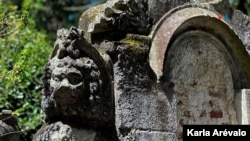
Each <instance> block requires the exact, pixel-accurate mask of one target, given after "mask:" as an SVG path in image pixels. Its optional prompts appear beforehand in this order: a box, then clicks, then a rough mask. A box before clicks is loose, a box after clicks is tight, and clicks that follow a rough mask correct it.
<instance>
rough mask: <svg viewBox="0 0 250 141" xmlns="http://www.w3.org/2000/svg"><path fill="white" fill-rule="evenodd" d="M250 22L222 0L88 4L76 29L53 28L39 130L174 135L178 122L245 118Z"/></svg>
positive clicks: (173, 140)
mask: <svg viewBox="0 0 250 141" xmlns="http://www.w3.org/2000/svg"><path fill="white" fill-rule="evenodd" d="M187 2H189V3H187ZM184 3H185V4H184ZM145 9H147V10H145ZM145 11H146V12H145ZM237 21H242V23H240V24H239V23H238V22H237ZM249 22H250V21H249V18H248V17H246V16H245V15H243V14H242V13H240V12H237V11H233V10H232V9H230V6H229V3H228V1H227V0H189V1H187V0H177V1H175V0H165V1H163V0H157V1H152V0H148V1H144V0H135V1H133V0H124V1H120V0H109V1H107V2H106V3H105V4H102V5H99V6H97V7H93V8H90V9H89V10H87V11H85V12H84V13H83V14H82V16H81V18H80V20H79V28H80V29H76V28H72V29H70V30H61V31H59V34H58V35H59V36H58V40H57V41H56V44H55V49H54V51H53V52H52V55H51V57H50V60H49V63H48V65H47V66H46V67H45V74H44V79H43V80H44V91H43V103H42V106H43V109H44V111H45V114H46V117H47V119H46V121H48V125H47V126H45V129H46V130H42V129H41V130H40V131H41V132H38V134H37V137H39V138H40V139H41V138H44V137H47V136H48V135H50V134H55V135H57V134H58V133H60V131H61V129H59V130H56V132H51V129H50V127H51V128H52V127H53V129H54V127H55V125H56V126H58V125H59V126H60V127H62V135H60V136H61V137H65V136H67V138H68V139H69V140H73V137H74V139H75V140H78V139H76V138H78V137H76V136H78V135H79V138H82V136H80V134H82V135H84V136H86V137H87V138H88V139H89V140H100V141H103V140H106V139H108V140H120V141H151V140H154V141H161V140H162V141H163V140H164V141H165V140H168V141H177V140H180V141H181V140H182V125H183V124H220V125H222V124H239V123H243V122H242V121H243V117H244V116H245V115H244V114H242V110H244V108H243V107H247V106H246V102H243V101H242V100H240V99H241V98H242V97H241V98H239V97H240V96H243V95H239V93H240V92H241V90H242V89H249V88H250V72H249V70H250V64H249V62H250V56H249V54H248V53H247V51H248V44H249V41H248V37H249V36H248V34H249V29H248V25H249V24H248V23H249ZM81 30H83V31H84V32H85V33H86V34H83V32H81ZM92 72H93V73H92ZM72 74H73V77H72V76H71V75H72ZM57 76H59V77H57ZM60 77H62V78H60ZM71 78H72V80H71ZM79 78H81V79H80V80H79ZM64 79H67V81H66V82H67V83H66V82H63V81H64ZM72 82H73V84H72ZM59 84H60V85H61V84H67V87H65V86H64V88H63V89H62V86H60V85H59ZM244 104H245V106H244ZM75 107H77V108H75ZM246 109H247V108H246ZM105 113H106V114H105ZM69 119H70V120H69ZM58 121H62V122H61V123H60V122H58ZM58 123H59V124H58ZM79 123H80V124H79ZM76 125H78V126H76ZM76 127H79V128H76ZM66 129H67V130H66ZM66 131H68V132H66ZM107 134H108V135H110V136H105V135H107ZM52 137H53V136H49V138H52ZM58 137H59V136H58ZM93 138H95V139H93Z"/></svg>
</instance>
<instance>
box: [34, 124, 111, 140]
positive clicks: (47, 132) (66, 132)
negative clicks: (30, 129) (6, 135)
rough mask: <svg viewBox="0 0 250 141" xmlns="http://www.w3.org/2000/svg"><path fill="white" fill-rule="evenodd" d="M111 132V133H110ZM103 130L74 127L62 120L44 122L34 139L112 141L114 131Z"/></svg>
mask: <svg viewBox="0 0 250 141" xmlns="http://www.w3.org/2000/svg"><path fill="white" fill-rule="evenodd" d="M108 133H109V134H108ZM108 133H107V132H104V133H103V131H101V130H98V129H97V130H96V129H95V130H94V129H88V128H86V129H84V128H80V129H79V128H74V127H72V125H68V124H64V123H62V122H60V121H58V122H55V123H50V124H44V125H43V127H41V129H40V130H39V131H38V132H37V133H36V135H35V137H34V139H33V141H111V140H114V139H112V137H111V136H112V135H111V134H110V133H112V132H108Z"/></svg>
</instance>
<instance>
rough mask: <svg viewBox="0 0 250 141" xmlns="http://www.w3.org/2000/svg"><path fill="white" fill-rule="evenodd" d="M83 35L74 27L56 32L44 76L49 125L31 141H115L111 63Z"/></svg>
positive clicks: (43, 107)
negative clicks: (55, 38)
mask: <svg viewBox="0 0 250 141" xmlns="http://www.w3.org/2000/svg"><path fill="white" fill-rule="evenodd" d="M83 35H84V33H83V31H82V30H79V29H77V28H74V27H72V28H70V30H67V29H61V30H59V31H58V39H57V41H56V42H55V46H54V50H53V52H52V54H51V56H50V59H49V61H48V63H47V64H46V66H45V69H44V75H43V99H42V109H43V110H44V112H45V121H46V123H47V124H48V125H45V126H44V127H42V128H41V129H40V131H39V132H38V133H37V135H36V137H35V138H34V140H38V141H43V140H64V139H65V140H72V141H74V140H82V139H84V140H93V141H105V140H110V141H115V140H116V133H114V132H115V128H114V104H113V83H112V74H111V72H112V71H111V70H110V66H109V65H110V64H109V62H108V58H107V57H105V55H103V57H102V56H101V55H100V53H99V52H98V51H97V49H96V48H94V47H93V46H92V45H91V44H89V43H88V42H87V41H86V40H85V39H84V38H83ZM74 128H76V129H75V130H73V129H74ZM107 133H111V134H107ZM84 136H85V137H84Z"/></svg>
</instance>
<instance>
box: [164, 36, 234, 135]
mask: <svg viewBox="0 0 250 141" xmlns="http://www.w3.org/2000/svg"><path fill="white" fill-rule="evenodd" d="M221 48H225V47H224V45H223V43H221V42H220V41H219V40H218V39H215V38H213V37H211V35H209V34H206V33H202V32H201V31H199V32H198V31H196V32H195V31H193V32H188V33H184V34H182V35H180V37H178V38H177V39H176V40H175V41H174V43H173V45H172V46H171V48H170V49H169V51H168V54H167V57H166V58H165V59H166V60H165V65H164V66H165V68H164V70H165V71H164V76H163V82H165V83H166V84H165V87H164V88H166V87H167V89H166V91H173V92H174V95H176V104H177V123H178V125H179V127H178V130H181V126H182V125H183V124H238V122H237V117H236V111H235V110H234V109H235V107H234V89H233V88H234V86H233V79H232V72H231V71H230V70H231V69H232V68H230V67H231V66H230V65H231V64H230V63H229V62H230V61H228V60H227V59H228V58H226V56H225V55H224V54H223V52H220V51H219V49H221ZM171 94H173V93H171ZM177 134H178V138H179V139H181V138H182V136H181V135H182V132H179V133H177Z"/></svg>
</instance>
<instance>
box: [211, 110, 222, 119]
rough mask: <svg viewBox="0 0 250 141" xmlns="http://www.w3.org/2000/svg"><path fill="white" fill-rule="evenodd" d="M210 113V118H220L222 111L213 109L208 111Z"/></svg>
mask: <svg viewBox="0 0 250 141" xmlns="http://www.w3.org/2000/svg"><path fill="white" fill-rule="evenodd" d="M209 114H210V118H222V117H223V113H222V111H221V110H216V111H215V110H213V111H211V112H209Z"/></svg>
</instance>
